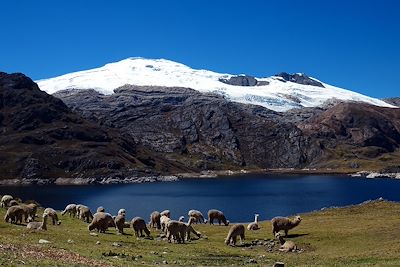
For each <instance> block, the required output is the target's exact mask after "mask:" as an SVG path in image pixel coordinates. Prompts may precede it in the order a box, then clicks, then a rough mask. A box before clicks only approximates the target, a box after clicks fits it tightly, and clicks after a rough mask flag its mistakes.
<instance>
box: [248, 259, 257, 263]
mask: <svg viewBox="0 0 400 267" xmlns="http://www.w3.org/2000/svg"><path fill="white" fill-rule="evenodd" d="M247 263H257V261H256V260H255V259H248V260H247Z"/></svg>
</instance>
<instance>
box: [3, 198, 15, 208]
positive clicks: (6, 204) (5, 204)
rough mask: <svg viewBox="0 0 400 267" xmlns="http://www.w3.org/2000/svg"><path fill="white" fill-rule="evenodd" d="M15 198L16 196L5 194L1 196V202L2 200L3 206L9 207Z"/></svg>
mask: <svg viewBox="0 0 400 267" xmlns="http://www.w3.org/2000/svg"><path fill="white" fill-rule="evenodd" d="M13 199H14V198H13V197H12V196H11V195H4V196H3V197H2V198H1V202H0V205H1V207H3V208H7V207H8V206H9V203H10V201H11V200H13Z"/></svg>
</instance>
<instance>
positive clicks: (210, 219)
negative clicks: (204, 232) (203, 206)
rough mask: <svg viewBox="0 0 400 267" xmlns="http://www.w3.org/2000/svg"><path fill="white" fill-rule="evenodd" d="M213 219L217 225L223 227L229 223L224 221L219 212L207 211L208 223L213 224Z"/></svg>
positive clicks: (223, 216)
mask: <svg viewBox="0 0 400 267" xmlns="http://www.w3.org/2000/svg"><path fill="white" fill-rule="evenodd" d="M214 219H217V220H218V224H221V222H222V223H224V224H225V226H227V225H229V221H227V220H226V218H225V215H224V213H223V212H222V211H219V210H209V211H208V222H209V223H210V224H214Z"/></svg>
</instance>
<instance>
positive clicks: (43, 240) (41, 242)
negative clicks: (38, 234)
mask: <svg viewBox="0 0 400 267" xmlns="http://www.w3.org/2000/svg"><path fill="white" fill-rule="evenodd" d="M49 243H51V242H50V241H49V240H46V239H39V244H49Z"/></svg>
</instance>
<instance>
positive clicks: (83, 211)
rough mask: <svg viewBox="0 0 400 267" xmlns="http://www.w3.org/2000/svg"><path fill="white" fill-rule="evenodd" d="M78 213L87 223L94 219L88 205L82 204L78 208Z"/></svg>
mask: <svg viewBox="0 0 400 267" xmlns="http://www.w3.org/2000/svg"><path fill="white" fill-rule="evenodd" d="M78 214H79V219H81V220H84V221H86V222H87V223H89V222H90V220H93V214H92V212H91V211H90V209H89V207H87V206H84V205H80V207H79V208H78Z"/></svg>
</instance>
